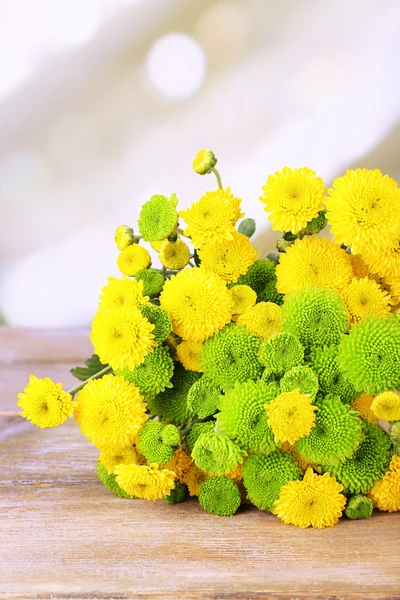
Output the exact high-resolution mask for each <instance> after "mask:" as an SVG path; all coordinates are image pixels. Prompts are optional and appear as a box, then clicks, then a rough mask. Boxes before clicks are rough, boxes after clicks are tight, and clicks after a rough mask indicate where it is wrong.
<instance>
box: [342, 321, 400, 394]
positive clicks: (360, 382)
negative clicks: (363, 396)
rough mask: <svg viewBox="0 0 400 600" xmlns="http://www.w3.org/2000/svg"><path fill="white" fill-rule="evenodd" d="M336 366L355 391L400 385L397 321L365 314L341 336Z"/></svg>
mask: <svg viewBox="0 0 400 600" xmlns="http://www.w3.org/2000/svg"><path fill="white" fill-rule="evenodd" d="M337 360H338V363H339V367H340V369H341V371H342V373H344V375H345V376H346V377H347V379H349V381H350V382H351V383H352V384H353V385H354V387H355V389H356V390H357V391H358V392H367V394H379V393H381V392H385V391H386V390H396V389H398V388H399V386H400V369H399V363H400V322H399V321H397V320H396V319H391V318H384V317H383V318H382V317H376V316H372V317H367V318H366V319H364V320H363V321H361V323H357V324H355V325H353V326H352V328H351V330H350V333H349V335H346V336H343V338H342V341H341V344H340V348H339V354H338V357H337Z"/></svg>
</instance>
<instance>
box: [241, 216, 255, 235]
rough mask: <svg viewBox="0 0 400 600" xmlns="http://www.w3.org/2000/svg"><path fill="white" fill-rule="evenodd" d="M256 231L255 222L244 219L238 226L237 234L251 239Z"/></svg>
mask: <svg viewBox="0 0 400 600" xmlns="http://www.w3.org/2000/svg"><path fill="white" fill-rule="evenodd" d="M255 230H256V222H255V220H254V219H244V220H243V221H242V222H241V223H240V225H239V229H238V231H239V233H242V234H243V235H245V236H247V237H248V238H251V236H252V235H253V234H254V232H255Z"/></svg>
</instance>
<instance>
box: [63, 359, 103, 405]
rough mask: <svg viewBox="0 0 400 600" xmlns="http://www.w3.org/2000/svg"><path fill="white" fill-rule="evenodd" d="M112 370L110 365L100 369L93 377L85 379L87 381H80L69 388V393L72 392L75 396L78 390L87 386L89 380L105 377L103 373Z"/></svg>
mask: <svg viewBox="0 0 400 600" xmlns="http://www.w3.org/2000/svg"><path fill="white" fill-rule="evenodd" d="M110 371H112V368H111V367H110V366H109V365H107V366H106V367H104V369H102V370H101V371H98V372H97V373H95V374H94V375H92V376H91V377H88V378H87V379H85V381H82V383H80V384H79V385H76V386H75V387H73V388H71V389H70V390H68V392H67V394H71V396H72V397H74V396H75V394H76V392H79V390H81V389H82V388H83V387H85V385H86V384H87V382H88V381H90V380H91V379H98V378H99V377H103V375H105V374H106V373H109V372H110Z"/></svg>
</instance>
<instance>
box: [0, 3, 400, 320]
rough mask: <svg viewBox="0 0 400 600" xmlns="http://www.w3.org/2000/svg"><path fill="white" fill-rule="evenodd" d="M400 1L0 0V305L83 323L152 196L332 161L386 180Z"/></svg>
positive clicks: (266, 233)
mask: <svg viewBox="0 0 400 600" xmlns="http://www.w3.org/2000/svg"><path fill="white" fill-rule="evenodd" d="M399 22H400V2H399V1H398V0H352V2H349V1H348V0H330V1H329V2H321V0H220V1H218V0H190V1H189V0H0V207H1V209H0V212H1V214H0V227H1V232H0V233H1V235H0V315H1V318H2V320H3V321H4V322H6V323H7V324H10V325H30V326H80V325H86V324H88V323H89V322H90V320H91V317H92V316H93V314H94V311H95V309H96V304H97V299H98V295H99V290H100V287H101V286H102V285H104V284H105V283H106V281H107V278H108V277H109V276H110V275H112V274H117V269H116V258H117V250H116V248H115V246H114V239H113V238H114V229H115V227H116V226H117V225H119V224H122V223H126V224H128V225H133V226H135V224H136V220H137V217H138V212H139V209H140V205H141V204H142V203H143V202H144V201H145V200H147V199H148V198H149V197H150V195H151V194H153V193H162V194H165V195H169V194H170V193H171V192H176V194H177V195H178V198H179V199H180V203H181V204H182V205H183V206H186V205H188V204H190V203H191V202H193V201H195V200H196V199H198V198H199V197H200V196H201V195H202V193H203V192H204V191H205V190H206V189H207V188H208V189H214V187H215V182H214V180H213V179H212V177H211V176H206V177H200V176H198V175H196V174H195V173H194V172H193V171H192V169H191V164H192V160H193V157H194V155H195V153H196V151H197V150H198V149H200V148H202V147H209V148H212V149H213V150H214V151H215V153H216V154H217V156H218V158H219V168H220V172H221V174H222V178H223V182H224V184H225V185H230V186H231V188H232V191H233V192H234V193H235V194H236V195H237V196H239V197H241V198H243V206H244V209H245V211H246V213H247V215H248V216H255V217H256V218H257V219H258V220H259V228H258V233H257V236H256V238H255V240H256V245H257V247H258V249H259V250H260V253H261V254H264V255H265V254H266V253H267V252H268V251H269V250H270V249H272V248H271V246H272V245H273V240H274V235H273V234H272V233H271V231H270V228H269V226H268V221H267V218H266V215H265V213H264V212H263V208H262V206H261V205H260V203H259V202H258V197H259V195H260V190H261V186H262V185H263V183H264V181H265V180H266V178H267V175H268V174H269V173H270V172H273V171H276V170H278V169H280V168H282V167H283V166H284V165H288V166H291V167H296V166H303V165H307V166H309V167H312V168H313V169H315V170H316V171H317V172H318V174H319V175H320V176H322V177H324V178H325V180H326V182H327V183H330V181H331V180H332V178H333V177H335V176H337V175H340V174H342V173H343V171H344V170H345V169H346V168H347V167H355V166H366V167H369V168H375V167H377V168H380V169H381V170H382V171H383V172H385V173H388V174H389V175H391V176H392V177H394V178H395V179H397V180H400V162H399V158H398V157H399V153H400V128H399V127H398V123H399V118H400V70H399V67H398V65H399V59H400V35H399Z"/></svg>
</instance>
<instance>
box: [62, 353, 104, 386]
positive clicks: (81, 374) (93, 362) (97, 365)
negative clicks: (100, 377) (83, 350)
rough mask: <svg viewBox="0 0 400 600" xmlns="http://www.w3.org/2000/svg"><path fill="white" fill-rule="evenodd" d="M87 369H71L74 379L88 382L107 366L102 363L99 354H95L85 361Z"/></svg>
mask: <svg viewBox="0 0 400 600" xmlns="http://www.w3.org/2000/svg"><path fill="white" fill-rule="evenodd" d="M85 365H86V367H75V369H71V373H72V375H73V376H74V377H76V378H77V379H79V381H86V379H89V377H93V375H96V373H98V372H99V371H101V370H102V369H105V368H106V366H107V365H103V363H102V362H100V359H99V357H98V356H97V354H93V355H92V356H91V357H90V358H88V359H87V360H85Z"/></svg>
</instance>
